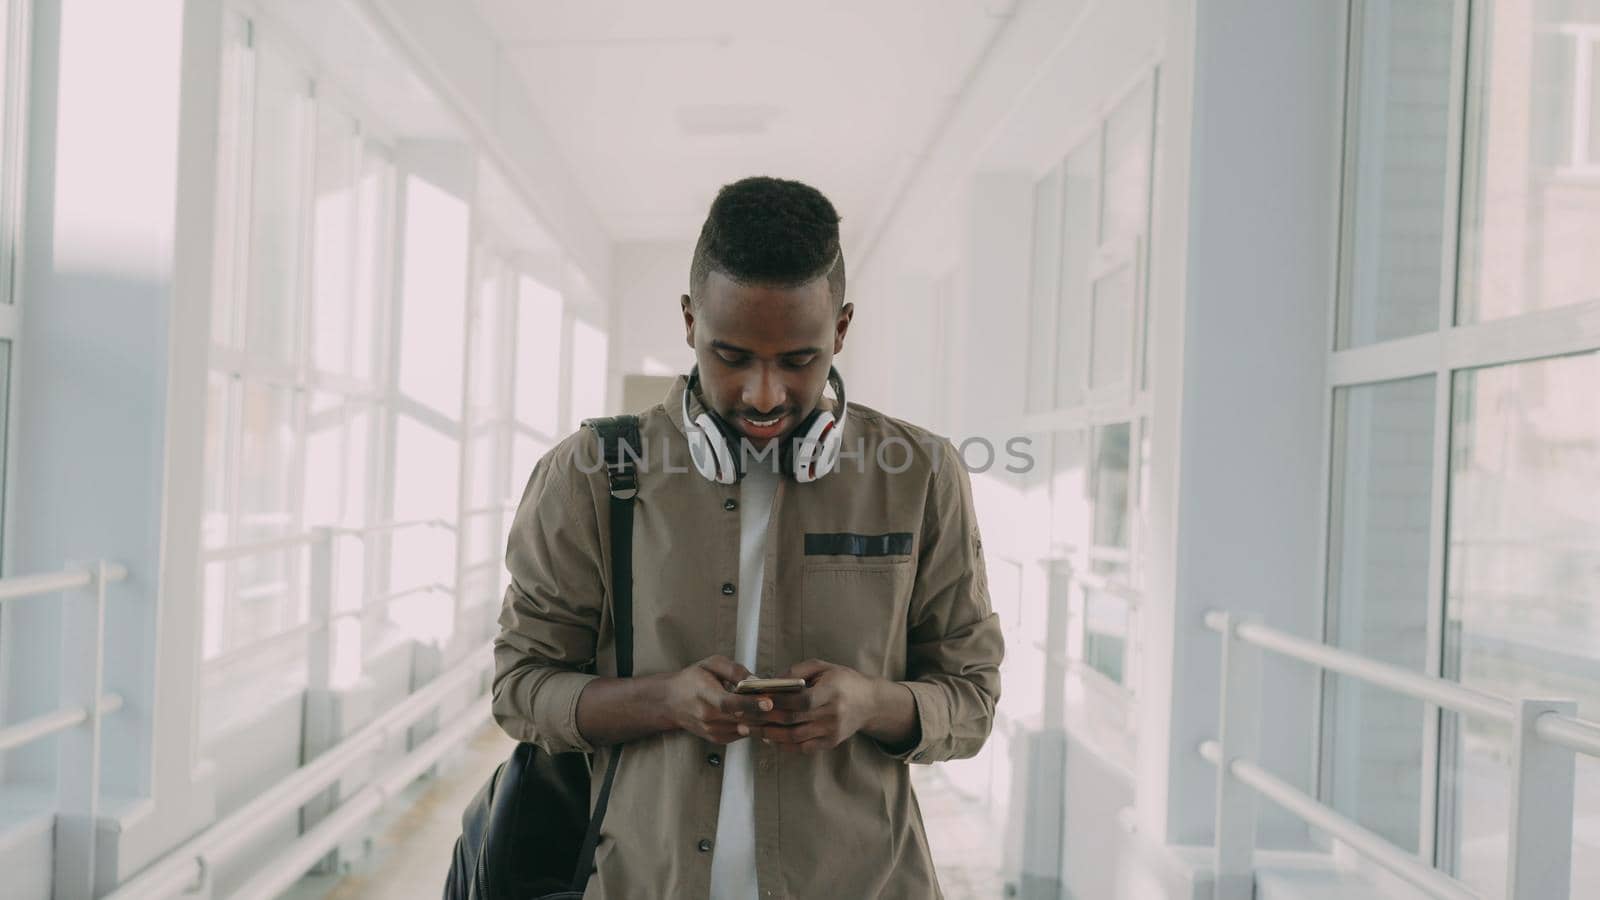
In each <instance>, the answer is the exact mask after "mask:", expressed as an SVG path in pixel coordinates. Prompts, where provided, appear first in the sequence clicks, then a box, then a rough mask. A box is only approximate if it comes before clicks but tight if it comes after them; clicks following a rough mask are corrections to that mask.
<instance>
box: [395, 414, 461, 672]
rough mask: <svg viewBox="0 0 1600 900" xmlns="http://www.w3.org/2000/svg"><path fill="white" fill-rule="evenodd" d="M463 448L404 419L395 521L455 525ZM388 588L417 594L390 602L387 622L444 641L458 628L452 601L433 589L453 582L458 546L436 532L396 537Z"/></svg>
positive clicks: (398, 439) (399, 429) (398, 442)
mask: <svg viewBox="0 0 1600 900" xmlns="http://www.w3.org/2000/svg"><path fill="white" fill-rule="evenodd" d="M460 465H461V445H460V442H459V441H457V440H456V439H455V438H453V437H450V436H448V435H445V434H441V433H440V432H438V431H435V430H433V429H432V428H429V427H428V426H427V425H425V424H423V423H421V422H418V421H417V420H415V419H413V418H411V417H410V416H400V417H399V419H398V421H397V424H396V428H395V471H394V516H395V518H396V519H397V520H399V521H408V522H409V521H414V520H419V519H423V520H428V519H440V520H443V521H446V522H449V523H452V524H454V523H455V522H456V513H457V509H456V500H457V496H458V494H457V478H458V476H459V472H460ZM392 546H393V553H392V556H391V559H390V570H389V585H390V588H391V589H392V590H394V591H397V592H399V591H413V592H414V593H411V594H408V595H407V596H406V597H403V598H396V599H393V600H392V601H391V602H390V603H389V618H390V619H391V620H392V621H394V622H396V623H397V624H399V625H400V626H402V627H403V628H404V629H405V630H406V631H407V633H409V634H411V635H412V636H413V637H415V638H416V639H418V640H424V641H430V642H432V641H442V640H444V639H446V638H448V637H449V636H450V634H451V632H452V629H453V628H454V624H453V615H454V611H453V609H452V607H451V603H450V598H449V596H448V595H447V594H442V593H439V592H438V591H437V590H433V589H431V588H432V586H437V585H450V584H452V583H453V582H454V580H455V567H456V541H455V535H454V534H452V533H451V532H449V531H447V530H445V529H443V528H437V527H415V528H405V529H401V530H398V531H396V532H395V534H394V539H393V544H392Z"/></svg>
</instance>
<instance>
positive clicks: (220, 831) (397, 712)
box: [108, 642, 494, 900]
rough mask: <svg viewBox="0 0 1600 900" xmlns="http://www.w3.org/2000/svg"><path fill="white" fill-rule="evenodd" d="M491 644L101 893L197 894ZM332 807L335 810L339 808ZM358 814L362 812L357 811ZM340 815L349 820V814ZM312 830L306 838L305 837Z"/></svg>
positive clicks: (445, 695)
mask: <svg viewBox="0 0 1600 900" xmlns="http://www.w3.org/2000/svg"><path fill="white" fill-rule="evenodd" d="M493 647H494V645H493V643H492V642H490V643H485V644H483V645H482V646H480V647H478V648H477V649H475V650H473V651H472V652H471V653H469V654H468V655H467V656H466V658H465V659H464V660H463V661H462V662H460V663H457V664H456V665H455V667H453V668H451V669H450V670H449V671H447V672H445V673H444V674H442V675H440V676H439V677H438V678H435V679H434V680H433V681H431V682H429V683H428V684H427V685H426V686H424V687H423V688H421V689H420V690H418V691H417V692H416V693H414V694H412V695H411V696H409V697H407V698H406V699H404V700H402V701H400V703H398V704H397V705H395V706H394V707H393V708H391V709H389V710H388V711H387V712H385V713H383V714H382V715H380V716H379V717H378V718H377V719H375V720H373V721H372V722H369V723H368V724H367V725H365V726H364V727H362V728H361V730H359V731H357V732H356V733H355V734H353V735H351V736H349V737H347V738H345V739H344V740H342V741H340V742H339V743H337V744H335V745H334V746H333V747H331V748H329V749H328V750H327V751H325V752H323V753H322V754H321V755H320V756H318V757H317V758H316V759H314V760H312V761H311V762H309V763H307V764H306V765H304V766H302V767H300V768H299V769H297V770H295V771H294V772H293V773H292V774H290V775H288V776H287V777H285V778H284V779H283V780H282V781H279V782H278V783H277V784H275V785H273V786H272V787H270V788H268V789H267V790H266V791H265V792H263V793H262V794H260V795H259V796H257V797H256V798H255V799H253V800H251V801H250V802H249V803H246V804H245V805H244V806H242V807H240V808H239V809H236V810H234V811H233V812H232V813H231V814H229V815H228V816H227V817H225V818H223V819H221V820H220V821H218V822H215V823H213V824H212V825H211V826H210V827H209V828H207V829H206V830H205V831H202V832H201V833H200V834H198V835H197V836H195V837H194V838H191V839H190V840H189V841H188V842H187V843H185V844H184V845H183V846H181V847H179V848H177V849H176V850H173V851H172V852H171V853H169V854H167V855H166V856H164V857H162V858H161V859H160V860H158V861H157V862H155V863H153V864H151V865H150V866H149V867H148V868H146V869H145V870H144V871H143V872H141V873H139V874H138V875H136V876H134V877H133V878H132V879H130V880H129V881H128V882H127V883H125V884H123V885H122V886H121V887H119V888H118V889H117V890H116V891H114V892H112V893H111V894H110V895H108V900H131V898H146V897H159V898H170V897H174V896H179V895H182V894H186V893H193V892H195V891H197V890H202V889H204V888H205V887H206V886H207V885H206V883H205V882H206V880H207V877H208V873H211V872H215V871H216V870H217V869H218V868H219V867H220V866H223V865H226V864H227V863H228V862H230V861H231V860H234V859H236V858H237V857H238V856H239V855H240V854H242V853H245V852H247V851H249V850H250V849H251V847H252V846H253V842H254V841H255V839H256V838H257V837H259V836H260V834H261V833H262V832H263V831H267V830H270V829H272V828H275V827H276V824H277V822H278V820H279V819H280V818H281V817H282V816H285V815H288V814H290V813H292V812H294V811H295V810H297V809H299V808H300V807H302V806H304V805H305V804H306V803H307V802H309V801H310V800H312V799H313V798H315V797H316V796H317V795H318V794H320V793H322V792H323V791H324V790H326V789H327V788H328V787H329V786H331V785H332V784H333V783H334V782H336V781H338V780H339V779H340V778H342V777H343V776H344V775H345V773H347V772H348V771H349V770H351V769H352V768H354V767H356V766H357V765H359V764H360V763H361V762H362V761H363V760H364V759H365V758H366V757H367V756H368V755H369V754H370V753H372V752H374V751H376V750H378V749H380V748H381V747H382V746H383V745H384V743H385V742H386V741H387V740H388V739H389V738H390V737H391V736H392V735H395V734H398V733H400V732H401V731H403V730H404V729H406V728H409V727H411V726H412V725H414V724H416V723H417V722H418V721H420V720H421V719H422V718H423V717H424V716H427V715H429V714H431V713H432V712H434V710H435V709H436V708H437V707H438V706H439V705H440V704H441V703H442V702H444V701H445V700H447V699H449V698H450V697H451V696H452V695H453V694H454V693H455V692H456V691H458V690H460V689H461V688H462V687H465V686H466V685H468V684H470V683H471V682H472V681H473V680H475V679H477V678H479V677H481V676H482V674H483V673H484V671H486V670H488V669H490V668H491V667H492V666H493V664H494V656H493ZM414 755H415V752H414V754H413V756H414ZM410 758H412V757H408V759H410ZM430 764H431V763H430ZM422 768H426V766H423V767H422ZM419 771H420V770H419ZM357 796H358V797H359V796H361V795H360V794H358V795H357ZM384 796H387V794H385V795H384ZM366 802H368V801H364V805H365V803H366ZM340 808H341V809H343V807H342V806H341V807H340ZM374 808H375V807H374ZM362 811H363V813H369V811H368V810H367V809H365V808H364V806H363V808H362ZM346 817H347V818H352V819H353V818H357V817H356V816H354V815H352V814H349V813H347V814H346ZM365 817H366V816H365V815H362V816H360V818H365ZM314 833H315V832H311V833H308V835H307V836H308V837H309V836H310V835H311V834H314ZM313 861H315V860H313Z"/></svg>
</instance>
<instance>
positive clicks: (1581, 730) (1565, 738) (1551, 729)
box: [1533, 712, 1600, 757]
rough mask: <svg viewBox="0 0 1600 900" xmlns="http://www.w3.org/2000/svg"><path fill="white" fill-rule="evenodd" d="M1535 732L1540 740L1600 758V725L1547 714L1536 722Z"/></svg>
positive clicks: (1534, 724) (1573, 717)
mask: <svg viewBox="0 0 1600 900" xmlns="http://www.w3.org/2000/svg"><path fill="white" fill-rule="evenodd" d="M1533 732H1534V734H1537V735H1538V736H1539V738H1540V740H1545V741H1549V742H1550V743H1552V744H1555V745H1556V746H1558V747H1565V748H1566V749H1568V750H1572V751H1574V752H1576V753H1582V754H1585V755H1587V756H1593V757H1600V723H1595V722H1590V721H1588V720H1587V719H1580V718H1578V717H1576V716H1564V715H1562V714H1560V713H1553V712H1547V713H1545V714H1543V715H1541V716H1539V718H1537V719H1535V720H1534V723H1533Z"/></svg>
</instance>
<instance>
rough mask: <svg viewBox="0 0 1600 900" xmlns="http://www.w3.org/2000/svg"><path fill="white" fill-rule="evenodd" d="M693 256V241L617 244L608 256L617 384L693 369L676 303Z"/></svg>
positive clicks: (685, 288)
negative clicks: (639, 376)
mask: <svg viewBox="0 0 1600 900" xmlns="http://www.w3.org/2000/svg"><path fill="white" fill-rule="evenodd" d="M693 256H694V239H693V237H692V236H691V237H690V238H687V239H685V240H684V241H683V242H681V243H679V242H673V243H635V244H618V245H617V246H616V248H615V250H614V251H613V252H612V257H611V260H612V266H611V290H612V317H611V320H612V321H613V322H615V323H616V326H617V327H616V330H615V333H614V334H613V336H612V341H613V343H612V353H611V365H612V370H613V371H614V372H615V373H617V376H618V378H619V379H620V377H621V375H624V374H641V373H642V374H647V375H665V374H669V373H670V374H677V373H679V372H687V371H689V367H690V366H692V365H694V351H692V350H690V349H689V345H688V344H686V343H684V339H683V313H682V312H681V311H680V310H679V306H678V298H680V297H682V296H683V295H684V294H686V293H688V291H689V261H690V259H691V258H692V257H693ZM618 383H619V384H620V381H619V382H618ZM612 396H613V397H620V396H621V393H620V392H618V393H615V394H613V395H612Z"/></svg>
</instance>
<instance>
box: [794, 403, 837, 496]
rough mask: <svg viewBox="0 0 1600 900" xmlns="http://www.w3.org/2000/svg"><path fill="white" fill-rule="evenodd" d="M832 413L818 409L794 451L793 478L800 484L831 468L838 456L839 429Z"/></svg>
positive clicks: (825, 472)
mask: <svg viewBox="0 0 1600 900" xmlns="http://www.w3.org/2000/svg"><path fill="white" fill-rule="evenodd" d="M834 425H835V422H834V418H833V413H831V412H827V411H820V412H819V413H818V414H817V417H816V419H815V420H814V421H812V422H811V424H810V426H809V427H807V428H806V434H805V437H803V438H800V439H799V441H798V442H797V443H796V446H795V453H794V480H795V481H798V482H800V483H802V484H805V483H808V482H812V481H816V480H817V479H819V478H821V477H822V476H824V475H826V474H828V473H829V472H830V471H832V470H833V464H834V463H835V462H836V461H837V460H838V458H839V441H840V430H839V429H838V428H835V427H834Z"/></svg>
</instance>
